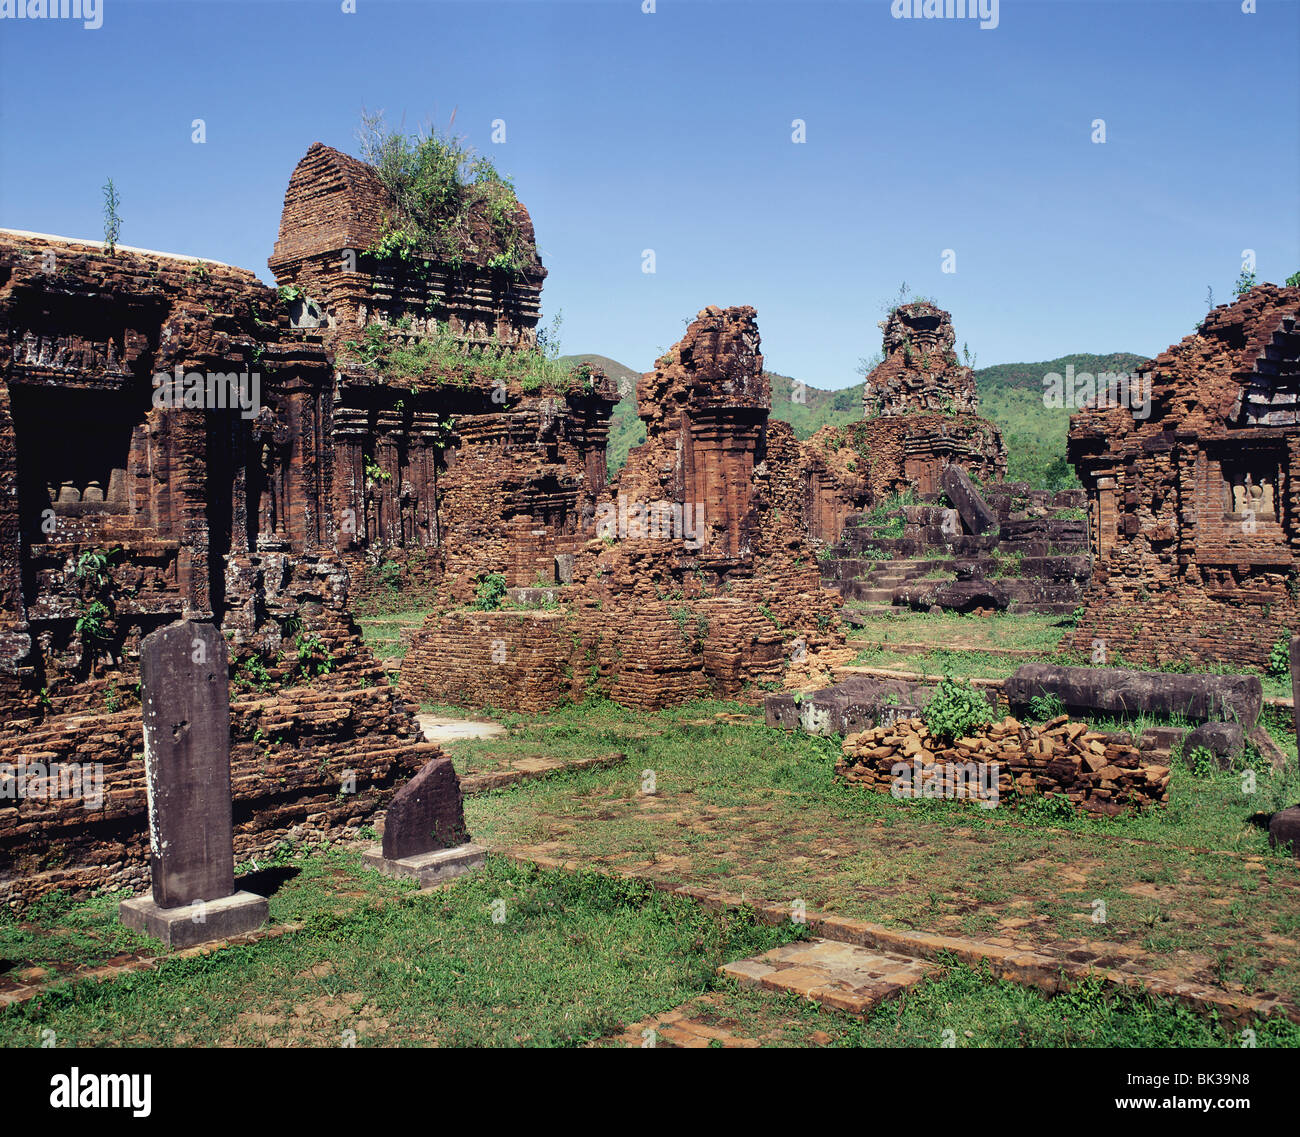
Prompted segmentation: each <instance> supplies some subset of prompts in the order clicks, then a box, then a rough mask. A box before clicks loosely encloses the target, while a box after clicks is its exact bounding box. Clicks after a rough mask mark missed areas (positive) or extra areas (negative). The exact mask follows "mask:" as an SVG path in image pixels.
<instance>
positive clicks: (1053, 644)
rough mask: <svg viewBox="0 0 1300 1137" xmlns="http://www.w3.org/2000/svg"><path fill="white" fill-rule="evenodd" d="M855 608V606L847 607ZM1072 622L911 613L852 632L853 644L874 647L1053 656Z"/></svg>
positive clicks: (871, 621) (1031, 615)
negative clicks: (866, 643) (916, 646)
mask: <svg viewBox="0 0 1300 1137" xmlns="http://www.w3.org/2000/svg"><path fill="white" fill-rule="evenodd" d="M846 607H848V608H852V607H853V605H852V603H850V604H848V605H846ZM1070 627H1071V625H1070V622H1069V620H1068V619H1066V618H1064V617H1061V616H1043V615H1038V614H1037V613H1032V612H1030V613H1024V614H1021V613H998V614H996V615H993V616H973V615H969V614H964V613H961V612H936V613H930V612H909V613H907V615H904V616H874V617H873V616H868V617H866V621H865V623H864V624H863V625H861V626H860V627H856V628H854V629H853V630H852V638H853V639H854V640H859V639H863V640H867V641H869V642H871V643H873V644H882V645H888V644H923V645H933V646H934V647H950V648H951V647H954V646H960V647H964V648H967V649H974V650H979V649H989V648H993V649H996V648H1010V649H1013V650H1019V651H1039V652H1043V653H1051V652H1053V651H1055V650H1056V648H1057V645H1058V644H1059V643H1060V642H1061V640H1062V638H1063V637H1064V636H1065V634H1066V632H1068V631H1069V630H1070Z"/></svg>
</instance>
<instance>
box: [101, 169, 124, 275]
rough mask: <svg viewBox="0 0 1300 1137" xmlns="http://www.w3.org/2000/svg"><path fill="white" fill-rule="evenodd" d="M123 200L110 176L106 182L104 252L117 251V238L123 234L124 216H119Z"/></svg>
mask: <svg viewBox="0 0 1300 1137" xmlns="http://www.w3.org/2000/svg"><path fill="white" fill-rule="evenodd" d="M119 205H121V201H120V199H119V198H118V196H117V186H115V185H114V184H113V179H112V178H109V179H108V181H107V182H105V183H104V252H106V253H108V255H109V256H114V255H116V253H117V239H118V237H120V236H121V235H122V218H121V217H119V216H118V213H117V207H118V206H119Z"/></svg>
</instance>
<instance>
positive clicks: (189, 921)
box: [117, 892, 269, 948]
mask: <svg viewBox="0 0 1300 1137" xmlns="http://www.w3.org/2000/svg"><path fill="white" fill-rule="evenodd" d="M268 909H269V905H268V904H267V900H266V897H265V896H256V895H254V894H253V893H251V892H236V893H233V894H231V895H230V896H223V897H222V898H221V899H220V900H209V901H199V902H198V903H196V904H183V905H181V906H180V907H179V908H159V907H158V905H157V904H156V903H155V902H154V899H153V897H152V896H137V897H134V898H133V899H131V900H123V901H122V903H121V905H120V906H119V908H118V913H117V918H118V919H119V920H121V921H122V923H123V924H124V925H125V926H126V927H128V928H130V929H132V930H133V931H136V932H144V933H145V935H148V936H153V938H154V939H156V940H161V941H162V942H163V944H164V946H166V947H169V948H184V947H193V946H194V945H195V944H203V943H208V942H209V941H211V940H227V939H230V938H231V937H232V936H240V935H243V934H244V933H245V932H252V931H256V930H257V929H258V928H260V927H261V926H262V925H263V924H265V923H266V920H267V916H268Z"/></svg>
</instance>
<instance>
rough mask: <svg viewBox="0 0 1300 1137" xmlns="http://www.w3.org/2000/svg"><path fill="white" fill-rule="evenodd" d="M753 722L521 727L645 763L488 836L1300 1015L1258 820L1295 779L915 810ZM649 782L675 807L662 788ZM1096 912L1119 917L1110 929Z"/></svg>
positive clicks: (798, 740)
mask: <svg viewBox="0 0 1300 1137" xmlns="http://www.w3.org/2000/svg"><path fill="white" fill-rule="evenodd" d="M744 710H745V708H742V707H739V706H737V705H735V704H723V703H697V704H693V705H691V706H688V707H684V708H678V709H676V710H672V711H665V712H660V713H658V714H654V715H646V714H638V713H636V712H632V711H627V710H624V709H622V708H619V707H616V706H613V705H608V704H595V705H589V706H584V707H574V708H567V709H564V710H561V711H559V712H556V713H555V714H553V715H551V716H550V717H549V718H548V719H544V720H537V721H535V722H531V723H530V722H527V721H525V720H520V719H518V718H517V717H516V716H511V715H502V716H500V717H501V718H502V720H503V721H507V722H511V723H512V725H513V729H512V731H511V741H512V742H513V743H515V744H518V745H529V744H531V745H539V744H541V745H547V746H550V745H554V746H556V747H563V748H565V749H566V751H568V752H571V753H578V752H580V751H581V750H582V749H584V748H587V747H589V748H590V750H591V751H593V752H594V751H597V750H605V749H608V748H610V747H611V746H615V745H616V746H617V747H618V748H619V749H623V750H625V751H626V752H627V753H628V761H627V763H626V764H625V765H623V766H621V767H616V768H613V769H607V770H596V771H589V772H581V773H574V774H571V775H566V776H565V777H563V778H558V779H552V780H549V781H545V782H535V783H531V784H527V785H522V786H520V787H518V788H517V789H514V790H512V791H511V792H509V793H508V794H493V795H488V796H484V797H478V798H474V799H472V800H470V801H469V802H467V806H466V809H467V814H468V817H469V823H470V828H471V831H472V832H473V833H474V834H475V837H476V839H479V840H484V841H486V842H488V843H489V844H490V845H493V846H495V847H503V846H506V847H511V848H513V849H514V850H515V851H516V852H517V853H520V854H523V855H528V854H532V855H541V856H552V857H562V858H579V859H584V860H587V861H599V862H601V863H603V864H607V865H611V866H621V867H624V868H632V869H635V870H637V871H639V872H643V873H646V874H649V875H651V876H654V877H657V878H660V879H664V880H669V881H674V882H678V883H686V882H691V883H696V884H704V885H708V886H711V887H714V888H717V889H720V890H723V891H727V892H732V893H739V894H744V895H749V896H753V897H756V898H762V899H765V900H768V901H774V902H783V901H793V900H794V899H802V900H804V901H805V902H806V903H807V904H808V906H809V907H810V908H817V909H822V910H826V911H831V912H835V913H837V914H840V915H844V916H849V917H855V918H859V919H865V920H871V921H875V922H878V923H881V924H886V925H892V926H895V927H905V928H913V929H917V930H923V931H930V932H938V933H949V934H956V935H967V936H973V937H976V938H987V939H993V940H995V941H998V940H1004V941H1006V942H1007V943H1009V944H1015V945H1024V946H1026V947H1029V948H1032V949H1034V950H1038V951H1044V952H1047V953H1048V954H1057V955H1059V956H1060V957H1061V958H1063V959H1072V960H1076V961H1095V962H1098V963H1099V964H1101V965H1103V966H1112V967H1117V968H1120V969H1122V970H1128V971H1131V972H1134V973H1137V974H1146V975H1158V976H1161V977H1163V978H1168V979H1175V980H1187V981H1194V982H1203V983H1207V984H1211V985H1214V986H1219V987H1225V988H1227V989H1229V990H1238V991H1244V992H1248V993H1254V994H1266V993H1272V994H1279V995H1282V996H1283V997H1284V998H1286V999H1287V1000H1288V1001H1290V1002H1293V1003H1300V956H1297V950H1296V949H1297V948H1300V865H1297V863H1296V862H1295V861H1294V860H1293V859H1291V858H1290V857H1287V856H1284V855H1282V854H1280V853H1278V852H1275V851H1274V850H1272V849H1270V848H1269V846H1268V842H1267V837H1266V835H1265V833H1264V832H1263V831H1262V830H1260V829H1259V828H1257V827H1256V826H1254V825H1251V824H1249V823H1248V821H1247V818H1248V817H1249V815H1250V814H1252V813H1254V812H1255V811H1257V810H1268V809H1272V808H1276V807H1279V806H1282V805H1289V804H1293V803H1294V802H1295V801H1297V800H1300V776H1297V774H1296V773H1295V771H1294V770H1288V771H1287V772H1286V773H1284V774H1277V775H1274V774H1272V773H1270V772H1268V771H1266V770H1261V771H1257V772H1256V785H1255V787H1254V792H1253V793H1246V792H1243V789H1244V782H1243V777H1242V775H1241V774H1240V773H1231V772H1226V771H1225V772H1215V773H1213V774H1208V775H1206V776H1203V777H1197V776H1194V775H1193V774H1192V773H1191V772H1190V771H1187V770H1184V769H1181V768H1179V767H1177V766H1176V767H1175V769H1174V774H1173V779H1172V782H1171V793H1170V802H1169V805H1168V806H1166V807H1164V808H1163V809H1159V810H1156V811H1153V812H1151V813H1149V814H1146V815H1142V816H1139V817H1133V818H1125V819H1113V820H1104V821H1103V820H1092V819H1076V818H1065V819H1062V818H1059V817H1056V816H1054V815H1051V814H1049V813H1047V812H1046V811H1039V810H1033V811H1020V812H1017V811H1015V810H1013V809H1010V808H998V809H996V810H990V811H986V810H983V809H981V808H979V807H978V805H976V804H974V803H957V802H943V801H903V802H900V801H895V800H893V799H892V798H889V797H888V796H885V795H877V794H871V793H867V792H865V791H862V790H861V789H859V788H858V787H851V786H844V785H841V784H840V783H838V782H836V781H835V780H834V778H833V777H832V767H833V764H834V760H835V757H836V755H837V753H838V742H837V741H835V740H826V739H817V738H811V737H808V736H806V735H803V734H787V733H785V732H782V731H777V730H772V729H769V728H767V727H765V726H764V725H763V724H762V721H761V719H759V718H758V717H757V715H756V714H754V715H753V717H752V718H750V719H749V720H748V722H746V721H744V720H743V717H742V716H743V714H744ZM751 713H752V712H751ZM716 716H722V717H716ZM483 745H489V743H481V742H480V743H457V744H454V745H452V746H451V747H449V749H450V750H451V752H452V753H453V755H456V754H458V753H460V752H461V751H462V749H463V748H467V747H473V746H483ZM650 770H652V771H654V780H655V783H656V784H655V793H654V794H647V793H643V792H642V788H641V787H642V783H643V781H644V778H645V771H650ZM1097 900H1100V901H1103V902H1104V903H1105V905H1106V922H1105V923H1095V922H1093V918H1092V917H1093V914H1094V912H1095V911H1096V907H1095V906H1094V901H1097Z"/></svg>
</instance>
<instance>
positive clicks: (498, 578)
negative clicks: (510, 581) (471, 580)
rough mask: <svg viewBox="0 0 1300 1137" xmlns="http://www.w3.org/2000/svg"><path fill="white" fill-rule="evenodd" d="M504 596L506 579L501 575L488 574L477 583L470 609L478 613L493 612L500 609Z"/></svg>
mask: <svg viewBox="0 0 1300 1137" xmlns="http://www.w3.org/2000/svg"><path fill="white" fill-rule="evenodd" d="M505 595H506V578H505V575H504V574H503V573H499V572H490V573H488V574H487V575H486V576H484V577H483V578H482V580H481V581H480V582H479V586H478V591H477V592H476V593H475V595H474V603H473V604H471V605H470V607H471V608H477V609H478V610H479V611H480V612H493V611H495V610H496V609H498V608H500V607H501V601H502V600H503V599H505Z"/></svg>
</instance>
